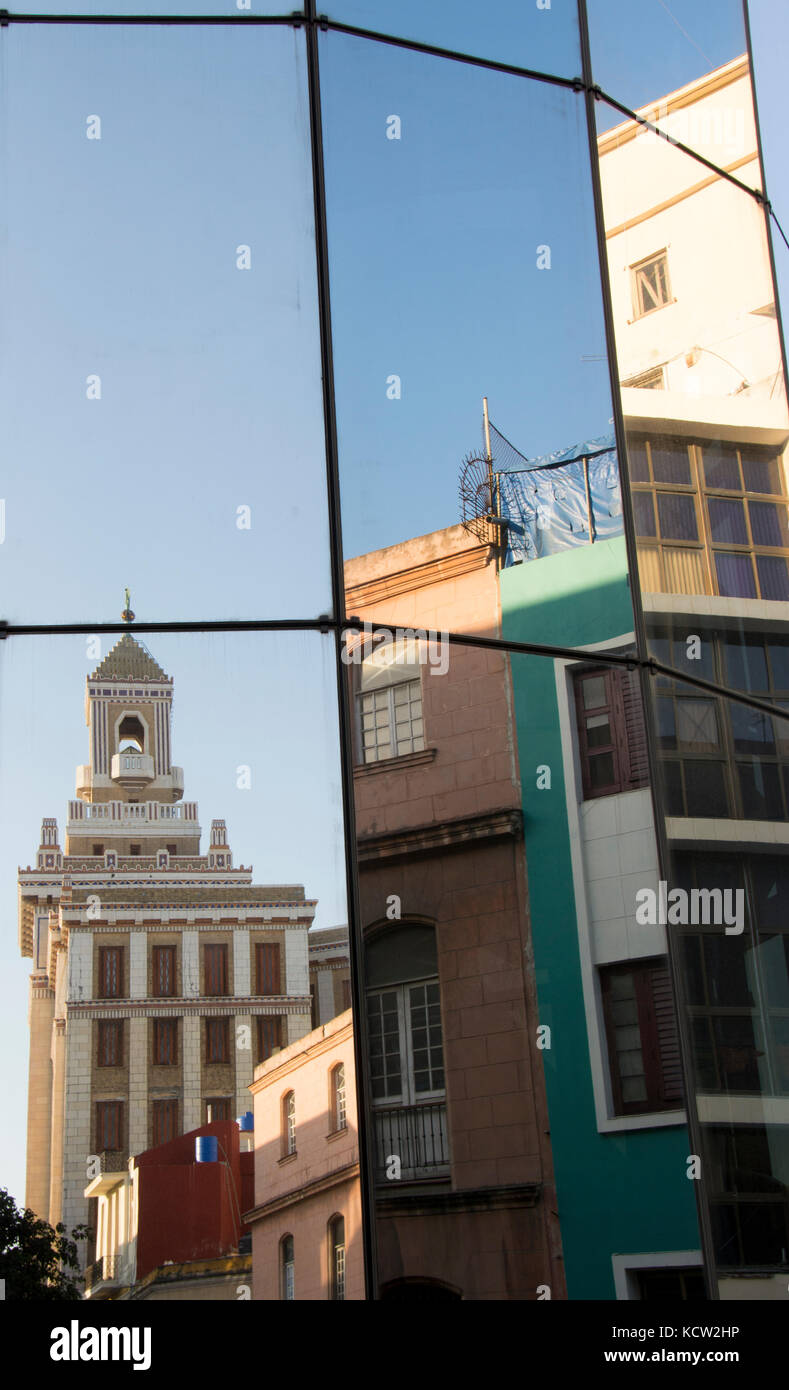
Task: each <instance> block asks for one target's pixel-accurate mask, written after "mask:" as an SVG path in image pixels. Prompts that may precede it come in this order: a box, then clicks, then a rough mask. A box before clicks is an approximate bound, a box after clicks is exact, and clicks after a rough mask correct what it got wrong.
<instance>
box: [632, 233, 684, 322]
mask: <svg viewBox="0 0 789 1390" xmlns="http://www.w3.org/2000/svg"><path fill="white" fill-rule="evenodd" d="M657 261H662V262H663V272H664V276H665V281H666V298H665V299H664V300H663V302H662V303H661V304H653V305H652V307H651V308H644V307H643V296H642V294H641V289H640V284H641V281H640V279H639V276H642V275H643V272H644V271H645V270H646V269H647V268H648V267H649V266H651V265H654V264H655V263H656V262H657ZM630 276H631V285H632V291H633V318H634V319H643V318H646V317H647V315H648V314H656V313H657V311H658V309H665V307H666V305H667V304H673V302H674V300H673V296H672V294H671V278H670V276H669V273H668V247H667V246H664V247H662V248H661V250H660V251H655V252H653V254H652V255H651V256H644V258H643V259H642V260H640V261H636V262H635V264H634V265H631V267H630Z"/></svg>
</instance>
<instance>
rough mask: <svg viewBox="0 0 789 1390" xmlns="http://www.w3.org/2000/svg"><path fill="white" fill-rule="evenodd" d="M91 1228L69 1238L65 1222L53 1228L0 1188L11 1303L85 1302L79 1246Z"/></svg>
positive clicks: (1, 1254) (1, 1268)
mask: <svg viewBox="0 0 789 1390" xmlns="http://www.w3.org/2000/svg"><path fill="white" fill-rule="evenodd" d="M88 1235H89V1230H88V1227H87V1226H75V1227H74V1229H73V1231H72V1232H71V1235H70V1236H69V1235H67V1233H66V1227H65V1226H64V1225H63V1223H62V1222H58V1225H57V1226H50V1225H49V1222H47V1221H41V1220H40V1219H39V1218H38V1217H37V1216H36V1214H35V1212H33V1211H31V1210H30V1209H29V1208H26V1209H25V1210H24V1211H23V1210H21V1208H19V1207H17V1205H16V1202H15V1201H14V1199H13V1197H12V1196H11V1194H10V1192H8V1191H7V1190H6V1188H4V1187H2V1188H0V1279H5V1296H6V1299H10V1300H11V1301H18V1300H19V1299H38V1300H45V1301H47V1302H71V1301H73V1300H75V1299H80V1298H82V1290H81V1285H82V1283H83V1278H82V1275H81V1274H80V1272H79V1254H78V1243H79V1242H80V1241H83V1240H87V1238H88Z"/></svg>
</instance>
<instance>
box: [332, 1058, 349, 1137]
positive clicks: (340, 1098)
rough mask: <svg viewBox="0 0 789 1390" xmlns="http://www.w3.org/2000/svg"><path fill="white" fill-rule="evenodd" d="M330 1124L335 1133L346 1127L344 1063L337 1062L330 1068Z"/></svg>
mask: <svg viewBox="0 0 789 1390" xmlns="http://www.w3.org/2000/svg"><path fill="white" fill-rule="evenodd" d="M330 1094H331V1126H332V1131H333V1132H334V1133H335V1134H336V1132H337V1130H339V1129H345V1128H346V1127H347V1119H346V1112H345V1065H344V1063H343V1062H338V1063H337V1065H336V1067H332V1070H331V1087H330Z"/></svg>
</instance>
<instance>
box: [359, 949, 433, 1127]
mask: <svg viewBox="0 0 789 1390" xmlns="http://www.w3.org/2000/svg"><path fill="white" fill-rule="evenodd" d="M438 983H439V981H438V976H437V975H431V976H427V977H426V978H425V979H423V980H406V981H404V982H403V983H402V984H397V985H381V986H380V987H377V988H375V989H371V990H370V991H369V993H368V998H373V997H374V996H380V995H382V994H394V995H396V997H397V1021H398V1032H399V1049H400V1082H401V1088H400V1094H399V1095H388V1096H378V1097H374V1098H373V1105H374V1106H379V1107H381V1108H383V1109H386V1108H387V1107H394V1106H398V1105H400V1106H404V1107H405V1106H412V1105H420V1104H421V1103H422V1102H423V1101H424V1102H425V1103H428V1102H429V1101H439V1100H444V1099H445V1098H446V1093H447V1089H446V1056H445V1052H444V1021H443V1019H441V1053H442V1060H443V1062H444V1085H443V1086H440V1087H437V1088H434V1089H432V1090H430V1091H419V1092H417V1090H416V1086H415V1078H414V1049H413V1041H412V1037H411V1010H410V1000H409V997H408V994H407V991H408V990H411V989H417V988H419V987H420V986H422V985H436V987H438ZM440 998H441V996H440V991H439V1006H440Z"/></svg>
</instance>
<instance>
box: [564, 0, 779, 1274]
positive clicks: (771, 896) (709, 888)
mask: <svg viewBox="0 0 789 1390" xmlns="http://www.w3.org/2000/svg"><path fill="white" fill-rule="evenodd" d="M645 8H646V9H647V10H648V11H652V10H653V7H645ZM664 8H665V7H664ZM689 8H690V9H691V10H692V11H693V13H692V15H691V16H690V19H691V23H690V24H689V26H688V29H689V32H688V33H686V38H688V37H692V39H693V40H694V42H695V45H696V49H695V53H694V51H693V49H692V48H691V46H690V44H689V43H687V42H683V40H682V35H681V34H680V33H678V32H677V28H676V27H675V26H672V25H671V24H669V23H665V22H664V21H665V20H666V15H665V14H664V15H663V16H661V15H659V14H658V12H657V7H654V12H652V13H647V14H645V16H644V19H645V23H646V25H647V36H646V37H647V39H648V40H652V41H653V46H652V52H651V57H650V62H649V64H647V63H646V62H643V61H639V57H638V54H637V51H636V49H637V48H638V50H640V51H642V52H643V51H644V35H643V34H642V35H640V37H639V40H638V45H636V42H635V40H633V41H632V42H630V41H629V40H628V39H627V37H626V36H625V34H624V32H622V33H621V34H620V38H619V40H618V43H619V56H620V58H621V59H623V60H624V62H625V65H626V67H627V69H628V71H629V74H630V83H631V88H630V97H629V100H628V105H630V106H632V107H636V108H637V110H638V118H634V117H632V116H626V115H625V116H623V113H622V111H621V109H616V108H615V107H614V106H613V105H612V104H611V103H608V102H606V101H605V100H602V101H600V102H599V103H598V110H597V114H598V151H599V170H600V184H601V192H602V203H603V211H604V220H605V241H606V252H607V261H608V274H609V279H610V285H611V304H612V312H613V319H614V325H615V337H616V356H617V368H618V374H619V380H620V383H621V388H622V390H621V401H622V412H623V416H624V427H625V432H626V440H627V466H628V472H629V482H630V495H631V502H632V509H633V522H634V533H635V534H634V541H635V550H636V553H637V573H638V585H639V599H638V603H639V604H640V607H641V610H642V613H643V631H644V635H645V640H646V650H647V651H648V653H649V654H650V655H651V656H652V657H654V658H655V660H656V661H658V662H660V663H661V664H662V665H664V666H665V667H670V668H673V674H669V673H668V672H665V673H664V674H662V675H656V676H653V677H652V678H651V680H650V682H649V685H650V702H649V703H650V707H651V708H650V723H651V725H652V730H653V737H654V748H655V753H656V761H657V765H658V766H657V769H656V771H657V776H658V787H659V803H660V833H661V838H662V840H663V848H664V855H665V858H664V861H663V863H664V870H665V877H664V883H665V887H664V890H663V891H664V893H665V894H666V901H665V902H664V903H663V905H662V908H661V907H660V905H659V915H661V913H662V917H663V920H664V922H665V923H666V930H667V931H668V933H669V936H670V938H671V940H672V951H673V957H674V964H675V972H676V982H677V988H678V994H679V998H680V1005H681V1013H682V1031H683V1034H684V1041H685V1058H686V1065H687V1079H688V1085H689V1086H690V1087H691V1088H692V1090H693V1097H694V1100H693V1108H695V1111H696V1122H695V1124H694V1127H693V1132H694V1135H695V1139H694V1145H696V1146H697V1149H694V1151H695V1152H696V1153H697V1157H698V1160H699V1163H698V1168H699V1185H700V1189H701V1194H702V1215H703V1220H704V1227H705V1234H706V1242H707V1250H708V1258H709V1261H710V1266H711V1275H712V1281H713V1292H714V1293H716V1294H717V1296H719V1297H720V1298H725V1299H732V1298H740V1297H744V1296H746V1295H747V1296H749V1297H754V1296H757V1295H756V1294H755V1290H757V1289H758V1290H759V1293H758V1296H759V1297H761V1298H775V1297H778V1296H779V1291H781V1290H783V1285H784V1284H785V1271H786V1268H787V1252H788V1251H789V1235H788V1234H787V1232H788V1231H789V1226H788V1225H787V1221H788V1220H789V1206H788V1205H787V1169H786V1138H787V1133H789V1130H787V1127H786V1126H787V1122H789V1111H787V1110H786V1105H785V1101H784V1100H783V1099H782V1096H784V1095H785V1079H784V1078H783V1062H782V1060H781V1058H782V1056H783V1052H782V1048H783V1031H782V1030H783V1028H784V1026H785V1025H784V1024H783V1022H782V1018H781V1003H780V1000H781V998H782V984H781V981H782V978H783V977H784V976H785V973H786V972H785V967H784V963H783V962H784V957H783V954H782V936H781V921H782V916H783V914H785V902H786V899H785V887H784V880H785V874H786V858H785V856H786V842H787V813H788V812H789V805H788V804H787V800H786V787H785V781H786V776H785V772H784V769H783V755H784V752H785V748H786V740H787V726H786V718H785V714H786V710H787V702H786V698H785V692H784V690H783V688H782V681H783V680H784V679H786V672H785V670H784V662H785V643H786V633H787V617H789V606H788V602H789V566H788V561H789V550H787V542H788V541H789V531H788V530H787V521H788V520H789V513H787V480H786V469H785V451H786V445H787V440H789V416H787V402H786V381H785V375H784V365H785V363H784V357H783V347H782V340H781V331H780V311H779V307H778V304H777V301H776V294H775V289H774V281H773V270H772V265H771V252H770V244H769V216H768V211H767V209H766V207H765V204H764V200H763V196H762V195H763V193H764V185H763V180H762V166H761V159H760V148H759V136H758V129H757V125H756V120H755V111H754V96H753V89H752V75H751V63H750V55H749V47H748V34H747V27H746V25H747V19H746V15H745V14H744V12H743V10H742V9H741V7H740V6H739V5H736V4H732V5H722V6H717V7H716V8H715V12H714V14H713V13H712V12H711V11H709V10H708V9H707V8H706V7H704V6H696V7H695V10H694V7H689ZM603 9H605V10H606V11H607V12H608V9H609V7H607V6H605V7H604V6H602V5H599V6H595V5H591V6H590V29H591V39H592V53H593V61H594V62H595V65H596V64H597V61H598V60H597V57H596V46H597V51H598V52H599V69H598V70H597V75H598V81H599V82H600V83H601V85H602V86H603V88H604V89H605V91H606V92H611V93H613V95H614V96H615V97H619V98H620V99H621V96H622V92H621V91H617V90H615V88H614V85H613V76H614V75H613V73H612V72H611V70H610V60H611V55H610V52H609V53H608V54H607V53H606V49H605V42H604V40H605V33H606V25H607V24H608V23H609V22H610V18H611V17H610V14H608V13H606V16H605V17H604V16H603V13H602V12H603ZM670 52H674V53H675V54H676V62H675V63H671V62H669V61H666V62H665V66H666V70H667V71H675V72H676V80H675V81H674V82H673V83H672V84H671V86H670V88H667V87H666V86H665V84H663V85H662V86H661V87H658V86H656V84H655V73H656V71H657V70H658V68H659V65H660V63H661V62H662V61H664V60H668V58H669V53H670ZM665 137H669V138H665ZM724 227H725V228H726V234H725V236H723V237H722V236H721V230H722V228H724ZM634 573H635V566H634ZM683 676H684V677H686V678H687V679H686V680H683ZM691 681H693V682H697V683H694V684H690V682H691ZM749 700H750V701H751V703H748V701H749ZM773 710H774V711H775V712H776V713H774V714H773V713H771V711H773ZM645 910H646V907H645ZM776 953H777V954H776Z"/></svg>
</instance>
